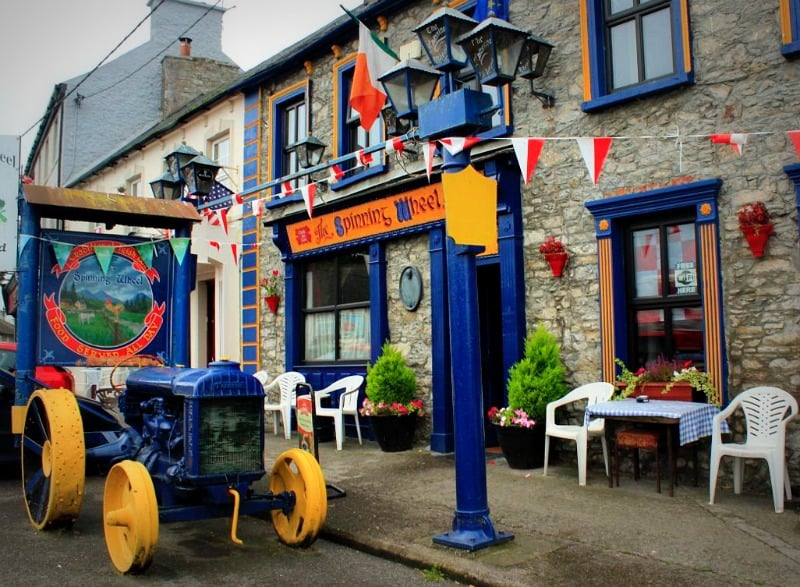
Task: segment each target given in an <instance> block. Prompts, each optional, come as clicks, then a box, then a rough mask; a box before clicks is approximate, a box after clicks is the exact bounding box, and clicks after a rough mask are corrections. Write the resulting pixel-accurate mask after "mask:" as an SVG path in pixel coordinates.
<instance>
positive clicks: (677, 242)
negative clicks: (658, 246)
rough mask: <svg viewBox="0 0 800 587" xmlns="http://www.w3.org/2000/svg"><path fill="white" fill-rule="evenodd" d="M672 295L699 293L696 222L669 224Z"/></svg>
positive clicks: (670, 286)
mask: <svg viewBox="0 0 800 587" xmlns="http://www.w3.org/2000/svg"><path fill="white" fill-rule="evenodd" d="M666 228H667V252H668V259H669V293H670V295H676V294H678V295H697V247H696V245H695V231H694V224H679V225H672V226H667V227H666Z"/></svg>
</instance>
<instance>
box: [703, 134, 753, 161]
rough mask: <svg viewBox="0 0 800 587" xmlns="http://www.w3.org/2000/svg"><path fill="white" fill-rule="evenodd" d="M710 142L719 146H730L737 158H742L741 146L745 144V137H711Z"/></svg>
mask: <svg viewBox="0 0 800 587" xmlns="http://www.w3.org/2000/svg"><path fill="white" fill-rule="evenodd" d="M711 142H712V143H718V144H721V145H730V146H731V147H733V148H734V149H735V150H736V152H737V153H738V154H739V156H740V157H741V156H742V145H744V144H746V143H747V135H745V134H741V133H730V134H716V135H711Z"/></svg>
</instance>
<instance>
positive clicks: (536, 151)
mask: <svg viewBox="0 0 800 587" xmlns="http://www.w3.org/2000/svg"><path fill="white" fill-rule="evenodd" d="M511 144H512V145H513V146H514V153H515V154H516V156H517V162H518V163H519V168H520V170H521V171H522V179H523V180H524V181H525V183H528V182H529V181H530V180H531V177H532V176H533V172H534V170H535V169H536V164H537V163H538V162H539V155H540V154H541V153H542V148H543V147H544V139H528V138H523V139H511Z"/></svg>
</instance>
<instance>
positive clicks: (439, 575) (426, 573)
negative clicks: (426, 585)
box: [422, 565, 447, 583]
mask: <svg viewBox="0 0 800 587" xmlns="http://www.w3.org/2000/svg"><path fill="white" fill-rule="evenodd" d="M422 576H423V577H425V580H426V581H430V582H431V583H441V582H442V581H446V580H447V576H446V575H445V574H444V572H443V571H442V569H440V568H439V567H437V566H436V565H434V566H432V567H431V568H430V569H425V570H423V571H422Z"/></svg>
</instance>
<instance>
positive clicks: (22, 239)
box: [17, 234, 66, 267]
mask: <svg viewBox="0 0 800 587" xmlns="http://www.w3.org/2000/svg"><path fill="white" fill-rule="evenodd" d="M30 240H31V235H29V234H21V235H19V251H18V252H17V254H18V255H19V256H20V257H21V256H22V251H24V250H25V246H26V245H27V244H28V242H29V241H30ZM54 244H55V243H54ZM53 248H54V249H55V247H53ZM56 258H58V255H56ZM64 261H65V262H66V259H64ZM58 266H59V267H61V266H62V264H61V263H60V262H59V263H58Z"/></svg>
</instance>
